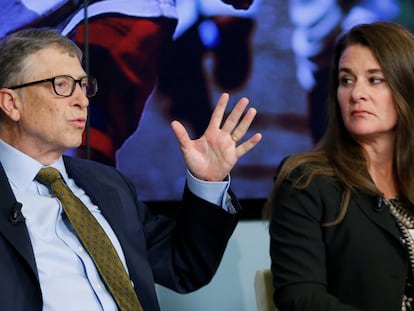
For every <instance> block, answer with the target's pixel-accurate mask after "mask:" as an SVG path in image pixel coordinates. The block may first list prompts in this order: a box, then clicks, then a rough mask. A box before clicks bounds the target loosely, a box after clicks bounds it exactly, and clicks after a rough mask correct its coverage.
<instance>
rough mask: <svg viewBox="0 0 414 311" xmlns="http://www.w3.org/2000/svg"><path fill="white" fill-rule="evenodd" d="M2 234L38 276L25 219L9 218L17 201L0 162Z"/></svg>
mask: <svg viewBox="0 0 414 311" xmlns="http://www.w3.org/2000/svg"><path fill="white" fill-rule="evenodd" d="M0 197H1V203H0V213H1V216H0V234H1V235H3V237H4V238H5V239H6V240H7V241H8V242H9V243H10V245H12V246H13V247H14V249H15V251H16V252H17V253H18V254H19V255H20V256H22V257H23V259H24V260H25V261H26V262H27V263H28V265H29V266H30V268H31V270H32V271H33V273H34V275H35V276H36V278H38V276H37V268H36V263H35V259H34V254H33V249H32V244H31V242H30V237H29V232H28V231H27V227H26V224H25V222H24V221H21V222H17V223H12V221H10V220H9V217H10V214H11V212H12V211H13V209H14V207H15V204H16V203H17V201H16V198H15V196H14V194H13V191H12V189H11V187H10V184H9V182H8V178H7V176H6V173H5V171H4V169H3V166H2V165H1V164H0Z"/></svg>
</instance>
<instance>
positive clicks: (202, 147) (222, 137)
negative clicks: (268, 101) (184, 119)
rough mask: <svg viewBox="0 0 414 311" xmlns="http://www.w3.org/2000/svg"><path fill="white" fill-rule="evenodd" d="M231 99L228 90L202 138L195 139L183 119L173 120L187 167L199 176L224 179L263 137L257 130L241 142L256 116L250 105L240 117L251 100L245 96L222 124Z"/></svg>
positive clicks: (210, 179) (201, 177)
mask: <svg viewBox="0 0 414 311" xmlns="http://www.w3.org/2000/svg"><path fill="white" fill-rule="evenodd" d="M228 101H229V95H228V94H227V93H224V94H222V95H221V96H220V99H219V100H218V102H217V106H216V108H215V109H214V111H213V114H212V116H211V119H210V123H209V125H208V127H207V129H206V131H205V132H204V134H203V136H201V137H200V138H199V139H194V140H191V139H190V137H189V136H188V133H187V131H186V129H185V128H184V126H183V125H182V124H181V123H180V122H178V121H173V122H172V123H171V127H172V129H173V131H174V134H175V136H176V137H177V140H178V142H179V144H180V148H181V151H182V153H183V157H184V161H185V163H186V166H187V168H188V169H189V170H190V172H191V173H192V174H193V175H194V176H195V177H197V178H198V179H201V180H205V181H222V180H223V179H224V178H225V177H226V176H227V175H228V174H229V173H230V171H231V169H232V168H233V167H234V165H235V164H236V163H237V161H238V160H239V158H240V157H242V156H243V155H244V154H246V153H247V152H248V151H250V150H251V149H253V147H254V146H256V145H257V143H258V142H259V141H260V140H261V139H262V135H261V134H260V133H256V134H255V135H253V136H252V137H251V138H249V139H248V140H246V141H244V142H243V143H240V144H239V141H240V140H241V139H242V138H243V137H244V135H245V134H246V132H247V130H248V129H249V127H250V125H251V123H252V122H253V119H254V117H255V116H256V109H255V108H249V109H248V110H247V111H246V113H245V114H244V116H243V118H242V119H241V120H240V118H241V117H242V115H243V113H244V111H245V109H246V107H247V105H248V103H249V100H248V99H247V98H245V97H243V98H241V99H240V100H239V102H238V103H237V104H236V106H235V107H234V108H233V110H232V111H231V112H230V114H229V115H228V117H227V118H226V120H225V121H224V123H223V124H222V122H223V116H224V112H225V109H226V106H227V103H228Z"/></svg>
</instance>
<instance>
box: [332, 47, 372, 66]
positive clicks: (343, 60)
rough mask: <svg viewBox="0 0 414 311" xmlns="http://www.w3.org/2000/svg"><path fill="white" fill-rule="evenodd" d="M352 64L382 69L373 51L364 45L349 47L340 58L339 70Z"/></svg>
mask: <svg viewBox="0 0 414 311" xmlns="http://www.w3.org/2000/svg"><path fill="white" fill-rule="evenodd" d="M352 64H357V65H358V66H361V65H363V66H364V67H366V66H374V67H380V65H379V63H378V61H377V59H376V57H375V55H374V53H373V52H372V50H371V49H370V48H368V47H366V46H363V45H350V46H348V47H347V48H346V49H345V50H344V51H343V53H342V55H341V57H340V58H339V64H338V66H339V68H341V67H344V66H345V67H346V66H348V65H352Z"/></svg>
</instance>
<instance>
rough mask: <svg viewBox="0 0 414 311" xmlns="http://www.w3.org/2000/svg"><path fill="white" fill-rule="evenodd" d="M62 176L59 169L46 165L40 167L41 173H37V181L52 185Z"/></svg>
mask: <svg viewBox="0 0 414 311" xmlns="http://www.w3.org/2000/svg"><path fill="white" fill-rule="evenodd" d="M59 178H61V175H60V173H59V171H58V170H57V169H55V168H54V167H45V168H42V169H40V171H39V173H37V175H36V179H37V181H39V182H40V183H42V184H43V185H45V186H49V185H51V184H52V183H53V182H55V181H56V180H57V179H59Z"/></svg>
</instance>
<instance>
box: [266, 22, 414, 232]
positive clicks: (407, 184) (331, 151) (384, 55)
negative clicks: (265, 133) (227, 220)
mask: <svg viewBox="0 0 414 311" xmlns="http://www.w3.org/2000/svg"><path fill="white" fill-rule="evenodd" d="M352 45H362V46H365V47H367V48H369V49H370V50H371V51H372V53H373V54H374V56H375V57H376V59H377V61H378V63H379V65H380V66H381V68H382V71H383V74H384V77H385V80H386V81H387V83H388V85H389V87H390V89H391V92H392V96H393V99H394V102H395V105H396V110H397V114H398V122H397V125H396V128H395V145H394V157H393V169H394V174H395V179H396V182H397V187H398V189H399V196H400V197H402V198H403V199H404V200H406V201H407V203H411V204H409V205H414V36H413V35H412V34H411V33H410V32H409V31H408V30H407V29H406V28H404V27H403V26H401V25H399V24H396V23H392V22H375V23H371V24H360V25H356V26H354V27H353V28H352V29H350V30H349V31H348V32H346V33H345V34H343V35H342V36H341V37H340V38H339V40H338V42H337V44H336V46H335V50H334V55H333V58H332V63H331V71H330V85H329V93H328V102H327V104H328V127H327V130H326V132H325V135H324V136H323V138H322V139H321V140H320V142H319V143H318V144H317V145H316V146H315V148H314V149H313V150H312V151H309V152H303V153H299V154H296V155H294V156H291V157H289V158H288V159H287V160H286V161H285V162H284V163H283V165H282V166H281V168H280V170H279V174H278V176H277V177H276V180H275V183H274V186H273V189H272V192H271V194H270V196H269V199H268V201H267V202H266V206H265V209H264V210H265V211H267V215H270V211H271V206H272V205H273V200H277V198H276V197H275V196H276V192H277V190H278V187H279V186H280V184H281V182H282V181H283V180H284V179H285V178H286V177H287V176H288V175H289V174H290V173H291V172H292V170H294V169H295V168H297V167H298V166H302V167H303V168H304V170H303V172H304V173H303V175H302V176H300V178H299V179H298V180H297V181H296V183H295V184H294V187H297V188H299V189H300V188H305V187H307V186H308V185H309V183H310V182H311V181H312V178H313V177H314V176H316V175H325V176H330V177H332V178H335V180H337V181H338V182H340V183H341V184H342V185H343V187H344V189H345V190H344V193H343V196H342V203H341V209H340V213H339V215H338V217H337V218H336V219H335V220H333V221H331V222H329V223H325V224H323V225H326V226H328V225H334V224H337V223H339V222H340V221H342V219H343V217H344V215H345V214H346V211H347V209H348V205H349V200H350V196H351V193H352V192H353V191H355V190H356V189H362V190H363V191H366V192H368V193H372V194H373V195H382V193H381V192H380V191H379V190H378V188H377V187H376V186H375V184H374V183H373V181H372V179H371V177H370V175H369V172H368V163H367V158H366V155H365V153H364V151H363V149H362V148H361V146H360V145H359V144H358V143H357V142H356V141H355V140H354V139H353V138H352V137H351V135H350V134H349V133H348V131H347V130H346V128H345V125H344V122H343V119H342V115H341V111H340V107H339V103H338V100H337V89H338V85H339V76H338V65H339V60H340V58H341V56H342V54H343V52H344V51H345V49H346V48H347V47H349V46H352ZM310 163H311V165H308V164H310Z"/></svg>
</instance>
